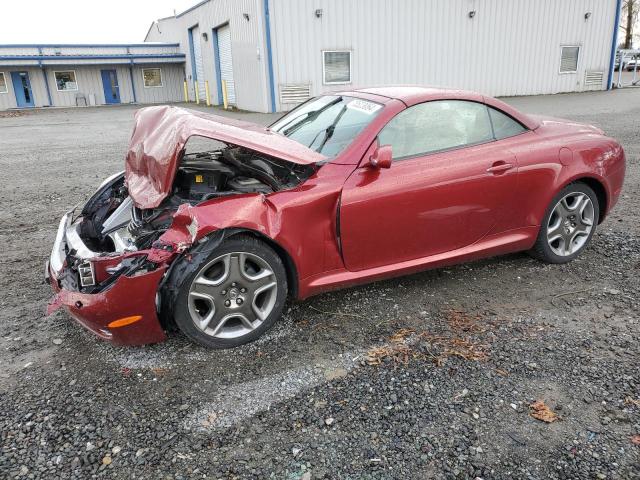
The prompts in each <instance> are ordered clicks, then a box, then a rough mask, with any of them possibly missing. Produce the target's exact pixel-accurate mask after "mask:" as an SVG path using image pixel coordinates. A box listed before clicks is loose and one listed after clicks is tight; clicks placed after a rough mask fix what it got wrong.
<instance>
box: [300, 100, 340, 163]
mask: <svg viewBox="0 0 640 480" xmlns="http://www.w3.org/2000/svg"><path fill="white" fill-rule="evenodd" d="M346 111H347V106H346V105H345V106H344V107H342V110H340V113H338V115H336V119H335V120H334V121H333V123H332V124H331V125H329V126H328V127H327V128H326V130H325V131H324V138H323V139H322V142H320V145H319V146H318V149H317V150H316V152H318V153H322V149H323V148H324V146H325V144H326V143H327V142H328V141H329V139H330V138H331V137H333V132H335V130H336V125H338V122H339V121H340V119H341V118H342V116H343V115H344V112H346ZM316 137H317V135H316ZM313 141H314V142H315V138H314V139H313ZM312 144H313V142H312ZM309 146H311V145H309Z"/></svg>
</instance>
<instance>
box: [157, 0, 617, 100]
mask: <svg viewBox="0 0 640 480" xmlns="http://www.w3.org/2000/svg"><path fill="white" fill-rule="evenodd" d="M620 3H621V0H562V1H559V0H509V1H506V0H403V1H402V2H399V1H397V0H205V1H203V2H201V3H199V4H197V5H195V6H194V7H192V8H190V9H189V10H187V11H185V12H183V13H181V14H179V15H176V16H174V17H169V18H164V19H161V20H158V21H157V22H154V23H153V24H152V25H151V27H150V29H149V31H148V33H147V36H146V40H147V41H163V42H173V43H179V44H180V48H181V51H183V52H184V53H185V54H186V56H187V58H186V74H187V82H188V85H189V95H190V97H191V99H193V98H195V93H196V89H197V90H198V95H199V96H200V98H202V95H203V94H204V93H205V90H204V85H205V82H208V84H209V87H210V88H211V95H212V97H213V100H214V103H216V102H217V103H218V104H221V103H223V100H224V98H223V97H224V95H225V92H226V95H227V101H228V102H229V103H230V104H234V105H236V106H237V107H238V108H241V109H246V110H254V111H262V112H268V111H282V110H288V109H291V108H292V107H293V106H295V104H297V103H299V102H300V101H303V100H304V99H306V98H308V97H309V96H313V95H317V94H319V93H322V92H326V91H331V90H336V89H344V88H345V87H347V88H351V87H357V86H368V85H379V84H399V83H401V84H425V85H442V86H449V87H460V88H466V89H472V90H477V91H480V92H484V93H487V94H490V95H494V96H506V95H533V94H549V93H559V92H573V91H584V90H603V89H607V88H609V87H610V85H611V76H612V72H613V66H614V60H615V47H616V33H617V24H618V16H619V11H620ZM223 87H226V88H223Z"/></svg>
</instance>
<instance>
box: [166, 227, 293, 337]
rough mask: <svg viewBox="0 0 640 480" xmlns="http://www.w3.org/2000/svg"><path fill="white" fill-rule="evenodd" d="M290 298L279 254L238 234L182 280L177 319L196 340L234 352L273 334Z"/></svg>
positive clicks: (174, 315) (226, 241)
mask: <svg viewBox="0 0 640 480" xmlns="http://www.w3.org/2000/svg"><path fill="white" fill-rule="evenodd" d="M243 272H244V273H243ZM268 272H271V273H270V274H268ZM272 283H275V285H274V286H270V285H271V284H272ZM286 298H287V275H286V271H285V267H284V265H283V263H282V260H281V259H280V257H279V256H278V254H277V253H276V252H275V251H274V250H273V249H272V248H271V247H270V246H268V245H267V244H266V243H264V242H261V241H260V240H257V239H256V238H254V237H251V236H248V235H242V234H240V235H234V236H232V237H229V238H228V239H226V240H224V241H223V242H222V243H221V244H220V245H219V246H218V247H217V248H215V249H214V250H213V251H212V253H211V254H210V255H209V256H208V257H206V258H205V259H204V260H203V261H201V262H200V265H198V266H197V268H196V269H195V271H194V272H193V273H192V274H190V275H189V276H187V277H186V278H185V280H184V281H183V282H182V284H181V285H180V287H179V291H178V295H177V297H176V303H175V306H174V309H173V318H174V320H175V322H176V325H177V326H178V328H179V329H180V331H182V333H184V334H185V335H186V336H187V337H188V338H190V339H191V340H193V341H194V342H196V343H199V344H200V345H203V346H205V347H208V348H215V349H223V348H233V347H237V346H240V345H244V344H245V343H249V342H252V341H254V340H256V339H257V338H259V337H260V336H261V335H262V334H264V333H265V332H266V331H267V330H269V329H270V328H271V327H272V326H273V324H274V323H275V322H276V321H277V320H278V319H279V318H280V316H281V315H282V310H283V308H284V304H285V301H286ZM254 300H255V301H254ZM221 323H222V325H221Z"/></svg>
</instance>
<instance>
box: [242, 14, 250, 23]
mask: <svg viewBox="0 0 640 480" xmlns="http://www.w3.org/2000/svg"><path fill="white" fill-rule="evenodd" d="M242 16H243V17H244V19H245V20H246V21H247V22H248V21H249V14H248V13H243V14H242Z"/></svg>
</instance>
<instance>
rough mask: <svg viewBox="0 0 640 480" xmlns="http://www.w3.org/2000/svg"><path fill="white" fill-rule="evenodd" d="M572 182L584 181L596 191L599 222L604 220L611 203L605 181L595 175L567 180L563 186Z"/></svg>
mask: <svg viewBox="0 0 640 480" xmlns="http://www.w3.org/2000/svg"><path fill="white" fill-rule="evenodd" d="M572 183H583V184H585V185H586V186H588V187H589V188H591V190H593V191H594V193H595V194H596V197H597V199H598V207H599V209H598V210H599V211H598V224H600V223H602V221H603V220H604V217H605V216H606V213H607V208H608V205H609V203H608V202H609V195H608V193H607V189H606V187H605V185H604V183H603V182H602V181H600V180H599V179H597V178H595V177H584V176H583V177H578V178H575V179H573V180H571V181H570V182H567V183H566V184H565V185H563V186H562V188H565V187H566V186H567V185H571V184H572Z"/></svg>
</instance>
